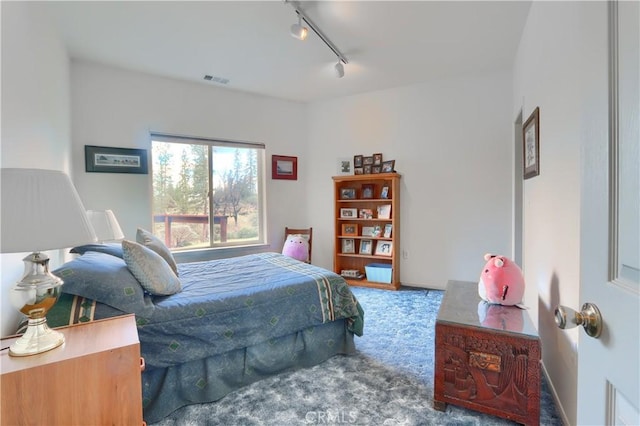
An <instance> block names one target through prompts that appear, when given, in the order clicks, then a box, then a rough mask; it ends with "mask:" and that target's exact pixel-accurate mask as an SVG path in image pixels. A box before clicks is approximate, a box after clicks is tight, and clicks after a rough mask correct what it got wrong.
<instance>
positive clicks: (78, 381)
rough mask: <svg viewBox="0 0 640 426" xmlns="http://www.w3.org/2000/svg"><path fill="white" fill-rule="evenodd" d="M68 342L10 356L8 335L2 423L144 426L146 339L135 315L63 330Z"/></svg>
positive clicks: (1, 361)
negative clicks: (142, 344) (143, 354)
mask: <svg viewBox="0 0 640 426" xmlns="http://www.w3.org/2000/svg"><path fill="white" fill-rule="evenodd" d="M57 330H59V331H61V332H62V333H63V334H64V336H65V343H64V345H62V346H60V347H58V348H55V349H52V350H50V351H48V352H44V353H41V354H37V355H32V356H27V357H13V356H9V354H8V352H9V351H8V350H7V349H4V348H7V347H8V346H9V345H11V343H13V342H14V341H15V340H16V339H17V338H16V337H13V338H6V339H2V348H3V349H4V350H2V352H0V369H1V371H2V378H1V384H0V389H1V393H0V399H1V400H2V410H1V411H0V423H1V424H2V425H27V424H28V425H51V426H54V425H64V426H69V425H89V424H91V425H142V424H144V422H143V420H142V385H141V370H142V368H144V362H143V360H142V359H141V358H140V342H139V340H138V331H137V329H136V323H135V317H134V316H133V315H127V316H121V317H116V318H110V319H106V320H99V321H94V322H90V323H85V324H77V325H73V326H69V327H62V328H58V329H57Z"/></svg>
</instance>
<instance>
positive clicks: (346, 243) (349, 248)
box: [342, 238, 356, 253]
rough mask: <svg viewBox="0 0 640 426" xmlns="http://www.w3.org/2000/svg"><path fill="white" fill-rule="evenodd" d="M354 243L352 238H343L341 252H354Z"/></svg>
mask: <svg viewBox="0 0 640 426" xmlns="http://www.w3.org/2000/svg"><path fill="white" fill-rule="evenodd" d="M355 252H356V243H355V240H354V239H353V238H345V239H343V240H342V253H355Z"/></svg>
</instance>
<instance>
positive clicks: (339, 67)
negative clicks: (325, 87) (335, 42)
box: [335, 59, 344, 78]
mask: <svg viewBox="0 0 640 426" xmlns="http://www.w3.org/2000/svg"><path fill="white" fill-rule="evenodd" d="M335 70H336V76H337V77H338V78H342V77H344V65H342V62H340V59H338V63H337V64H336V66H335Z"/></svg>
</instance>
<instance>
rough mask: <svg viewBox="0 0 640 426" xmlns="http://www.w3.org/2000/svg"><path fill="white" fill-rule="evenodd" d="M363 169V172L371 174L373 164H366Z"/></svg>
mask: <svg viewBox="0 0 640 426" xmlns="http://www.w3.org/2000/svg"><path fill="white" fill-rule="evenodd" d="M362 170H363V172H362V174H365V175H370V174H371V164H366V165H365V166H364V168H363V169H362Z"/></svg>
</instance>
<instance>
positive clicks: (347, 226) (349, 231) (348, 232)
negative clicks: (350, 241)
mask: <svg viewBox="0 0 640 426" xmlns="http://www.w3.org/2000/svg"><path fill="white" fill-rule="evenodd" d="M342 235H344V236H354V237H357V236H358V224H357V223H343V224H342Z"/></svg>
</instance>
